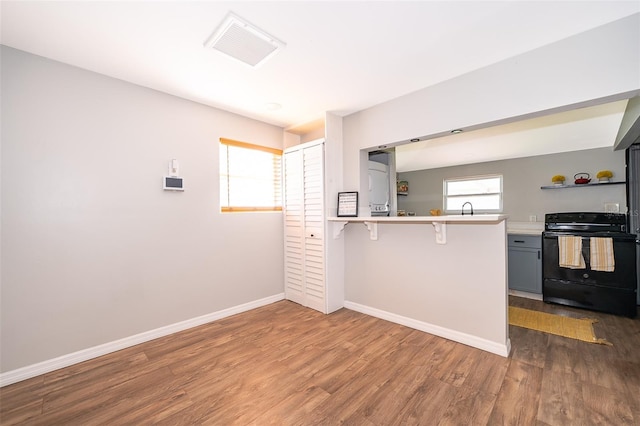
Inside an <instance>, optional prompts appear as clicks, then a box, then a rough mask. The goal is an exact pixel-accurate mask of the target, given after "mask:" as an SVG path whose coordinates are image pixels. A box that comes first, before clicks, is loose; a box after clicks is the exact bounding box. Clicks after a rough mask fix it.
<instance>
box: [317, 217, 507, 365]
mask: <svg viewBox="0 0 640 426" xmlns="http://www.w3.org/2000/svg"><path fill="white" fill-rule="evenodd" d="M506 219H507V217H506V216H505V215H475V216H471V215H465V216H461V215H456V216H408V217H355V218H344V217H332V218H329V227H330V229H329V232H330V234H331V235H332V237H333V238H336V239H339V238H344V239H345V245H346V250H345V251H346V253H347V254H346V259H345V260H346V265H345V266H346V268H345V269H346V271H345V278H346V282H347V283H348V285H347V286H346V289H347V291H346V294H345V304H344V305H345V307H346V308H348V309H352V310H356V311H359V312H363V313H366V314H369V315H373V316H376V317H379V318H383V319H386V320H389V321H392V322H396V323H399V324H403V325H406V326H408V327H412V328H415V329H418V330H422V331H425V332H428V333H431V334H435V335H438V336H441V337H445V338H447V339H450V340H454V341H457V342H460V343H463V344H466V345H469V346H473V347H476V348H479V349H483V350H486V351H489V352H492V353H495V354H498V355H501V356H508V354H509V349H510V343H509V334H508V323H507V321H508V317H507V309H508V298H507V297H508V296H507V291H508V290H507V230H506V223H507V222H506ZM363 224H364V225H365V226H362V225H363ZM356 248H358V249H356Z"/></svg>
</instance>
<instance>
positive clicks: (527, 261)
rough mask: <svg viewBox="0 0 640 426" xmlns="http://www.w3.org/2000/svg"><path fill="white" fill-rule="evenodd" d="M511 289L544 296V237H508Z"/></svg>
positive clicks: (515, 235)
mask: <svg viewBox="0 0 640 426" xmlns="http://www.w3.org/2000/svg"><path fill="white" fill-rule="evenodd" d="M508 249H509V277H508V278H509V289H511V290H519V291H526V292H528V293H536V294H542V237H541V236H540V235H520V234H509V235H508Z"/></svg>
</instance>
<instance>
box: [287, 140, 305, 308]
mask: <svg viewBox="0 0 640 426" xmlns="http://www.w3.org/2000/svg"><path fill="white" fill-rule="evenodd" d="M302 171H303V167H302V151H300V150H298V151H291V152H287V153H285V154H284V170H283V177H284V200H283V205H284V279H285V297H286V298H287V299H289V300H292V301H294V302H296V303H300V304H301V305H304V304H305V303H304V280H303V277H304V265H303V260H304V259H303V256H304V255H303V235H304V223H303V219H304V216H303V200H304V198H303V195H304V194H303V183H304V182H303V178H302Z"/></svg>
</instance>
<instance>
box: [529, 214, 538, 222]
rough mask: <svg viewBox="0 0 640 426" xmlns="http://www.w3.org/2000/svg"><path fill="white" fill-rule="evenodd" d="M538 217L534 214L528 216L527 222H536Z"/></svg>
mask: <svg viewBox="0 0 640 426" xmlns="http://www.w3.org/2000/svg"><path fill="white" fill-rule="evenodd" d="M537 221H538V218H537V216H536V215H535V214H532V215H530V216H529V222H537Z"/></svg>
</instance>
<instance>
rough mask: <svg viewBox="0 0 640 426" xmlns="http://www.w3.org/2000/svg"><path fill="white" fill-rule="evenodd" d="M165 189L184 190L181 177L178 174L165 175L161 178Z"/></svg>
mask: <svg viewBox="0 0 640 426" xmlns="http://www.w3.org/2000/svg"><path fill="white" fill-rule="evenodd" d="M163 184H164V186H163V189H164V190H165V191H184V186H183V184H182V178H181V177H178V176H165V177H164V179H163Z"/></svg>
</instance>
